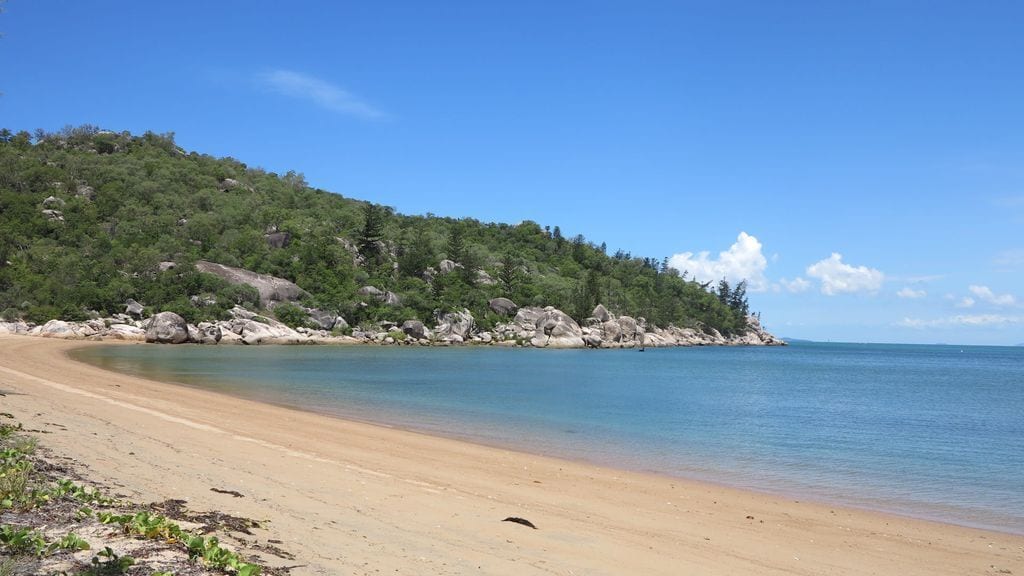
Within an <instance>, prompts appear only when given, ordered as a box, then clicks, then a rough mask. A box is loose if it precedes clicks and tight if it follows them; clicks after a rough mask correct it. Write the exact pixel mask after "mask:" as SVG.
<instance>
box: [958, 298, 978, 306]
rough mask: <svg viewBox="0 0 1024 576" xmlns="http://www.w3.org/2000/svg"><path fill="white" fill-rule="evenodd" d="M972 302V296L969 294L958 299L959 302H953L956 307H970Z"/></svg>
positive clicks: (972, 304)
mask: <svg viewBox="0 0 1024 576" xmlns="http://www.w3.org/2000/svg"><path fill="white" fill-rule="evenodd" d="M974 302H975V300H974V298H971V297H970V296H964V297H963V298H961V299H960V301H959V302H957V303H956V304H955V306H956V307H957V308H971V307H973V306H974Z"/></svg>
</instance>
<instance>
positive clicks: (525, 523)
mask: <svg viewBox="0 0 1024 576" xmlns="http://www.w3.org/2000/svg"><path fill="white" fill-rule="evenodd" d="M502 522H515V523H516V524H522V525H523V526H529V527H530V528H533V529H534V530H536V529H537V527H536V526H534V525H533V522H530V521H529V520H527V519H526V518H517V517H515V516H509V517H508V518H505V519H504V520H502Z"/></svg>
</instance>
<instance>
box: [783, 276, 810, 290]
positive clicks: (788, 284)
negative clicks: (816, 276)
mask: <svg viewBox="0 0 1024 576" xmlns="http://www.w3.org/2000/svg"><path fill="white" fill-rule="evenodd" d="M779 285H780V286H782V287H783V288H785V289H786V291H787V292H791V293H793V294H799V293H800V292H806V291H807V290H808V289H809V288H810V287H811V283H810V282H808V281H807V280H806V279H804V278H801V277H800V276H797V277H796V278H793V279H792V280H787V279H785V278H779Z"/></svg>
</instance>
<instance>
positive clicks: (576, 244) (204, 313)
mask: <svg viewBox="0 0 1024 576" xmlns="http://www.w3.org/2000/svg"><path fill="white" fill-rule="evenodd" d="M0 238H3V242H0V314H2V315H3V316H4V317H5V318H7V319H13V318H24V319H28V320H32V321H36V322H39V321H45V320H47V319H50V318H65V319H82V318H85V317H87V316H89V315H90V314H92V313H93V312H96V313H100V314H104V315H106V314H111V313H114V312H119V311H122V310H123V307H124V302H125V301H126V300H127V299H128V298H134V299H135V300H137V301H139V302H142V303H144V304H145V305H147V306H149V307H150V308H152V309H154V310H156V309H163V310H174V311H177V312H179V313H181V314H182V315H184V316H185V317H186V318H188V319H190V320H192V321H198V320H201V319H215V318H218V317H220V316H222V315H223V314H224V313H225V311H226V310H227V309H229V308H230V307H232V306H234V305H236V304H241V305H245V306H249V307H255V306H257V305H258V298H257V295H256V294H255V291H254V290H251V289H246V288H244V287H243V288H239V287H235V286H230V285H228V284H226V283H225V282H223V281H221V280H219V279H218V278H216V277H213V276H210V275H207V274H202V273H199V272H197V271H196V270H195V268H194V266H193V263H194V262H196V261H197V260H209V261H213V262H218V263H221V264H225V265H229V266H237V267H241V268H246V269H249V270H253V271H255V272H259V273H263V274H271V275H274V276H278V277H282V278H286V279H288V280H291V281H293V282H295V283H296V284H298V285H299V286H301V287H302V288H303V289H305V290H306V291H307V292H309V294H310V295H309V297H308V298H307V299H306V301H304V302H303V304H304V305H306V306H309V307H316V308H321V309H329V310H334V311H338V312H340V313H341V314H342V315H344V316H345V318H346V319H348V320H349V321H350V323H358V322H373V321H379V320H384V319H388V320H405V319H414V318H415V319H420V320H424V321H430V320H432V319H433V318H434V317H435V316H436V315H437V314H439V313H442V312H445V311H449V310H453V309H461V308H468V309H470V310H471V311H472V312H473V313H474V315H475V316H476V318H477V319H478V321H480V323H481V324H482V325H483V326H484V327H487V325H488V324H493V323H494V322H497V321H498V320H499V319H498V318H497V317H495V316H494V315H493V314H492V313H490V311H489V309H488V307H487V302H488V300H489V299H491V298H494V297H497V296H504V297H507V298H510V299H511V300H513V301H514V302H516V303H517V304H519V305H520V306H525V305H537V306H548V305H550V306H555V307H556V308H559V309H561V310H563V311H565V312H567V313H569V314H570V315H572V316H573V317H575V318H576V319H577V320H579V321H582V320H584V319H585V318H586V317H587V316H589V315H590V314H591V312H592V310H593V309H594V307H595V306H596V305H597V304H599V303H601V304H604V305H605V306H606V307H607V308H608V309H610V310H612V311H613V312H615V313H618V314H629V315H632V316H638V317H644V318H646V319H647V320H648V322H650V323H653V324H656V325H659V326H667V325H669V324H674V325H676V326H680V327H693V328H697V329H709V328H714V329H717V330H719V331H720V332H722V333H723V334H732V333H736V332H742V331H744V330H745V329H746V315H747V313H748V303H747V297H746V284H745V283H743V282H741V283H739V284H737V285H736V286H734V287H732V286H730V285H729V284H728V283H727V282H725V281H724V280H723V281H722V282H720V283H719V285H718V286H717V287H712V286H710V285H708V284H704V283H700V282H697V281H695V280H693V279H690V278H687V275H686V274H685V272H680V271H677V270H674V269H672V268H671V267H670V266H669V265H668V261H667V259H660V260H659V259H656V258H644V257H634V256H632V255H631V254H628V253H623V252H622V251H618V252H616V253H615V254H614V255H608V253H607V246H606V245H605V244H603V243H602V244H599V245H597V244H594V243H593V242H590V241H588V240H587V239H586V238H585V237H584V236H583V235H581V234H578V235H575V236H572V237H568V238H567V237H565V236H564V235H563V233H562V230H561V229H560V227H558V226H553V227H552V226H547V225H545V226H542V225H540V224H538V223H536V222H532V221H524V222H521V223H518V224H507V223H485V222H480V221H477V220H474V219H471V218H461V219H456V218H450V217H439V216H435V215H431V214H428V215H403V214H399V213H396V212H395V211H394V210H393V209H391V208H389V207H387V206H382V205H379V204H374V203H371V202H366V201H362V200H357V199H353V198H347V197H344V196H342V195H340V194H336V193H331V192H327V191H324V190H320V189H317V188H314V187H310V186H309V185H308V183H307V182H306V181H305V178H304V177H303V176H302V174H301V173H297V172H288V173H286V174H283V175H281V174H275V173H272V172H267V171H265V170H262V169H260V168H255V167H249V166H247V165H246V164H245V163H243V162H241V161H239V160H236V159H233V158H215V157H212V156H209V155H206V154H200V153H197V152H187V151H185V150H182V149H181V148H180V147H178V146H177V145H176V143H175V141H174V135H173V134H172V133H168V134H156V133H153V132H146V133H144V134H142V135H133V134H130V133H127V132H110V131H105V130H101V129H99V128H97V127H94V126H80V127H74V128H65V129H64V130H61V131H59V132H56V133H47V132H44V131H37V132H36V133H35V134H30V133H28V132H25V131H20V132H12V131H10V130H8V129H4V130H0ZM442 260H446V261H448V262H447V263H446V264H445V266H444V267H443V266H442V265H441V263H442ZM162 262H174V263H175V266H174V267H173V268H168V267H167V266H166V265H163V266H162V265H161V263H162ZM446 267H447V268H448V269H445V268H446ZM368 285H369V286H374V287H376V288H378V289H380V290H382V291H386V292H391V293H392V294H394V295H396V296H397V302H394V301H392V302H384V301H381V300H379V299H372V298H371V299H367V298H366V297H364V296H362V295H360V294H359V292H358V291H359V289H360V288H361V287H363V286H368Z"/></svg>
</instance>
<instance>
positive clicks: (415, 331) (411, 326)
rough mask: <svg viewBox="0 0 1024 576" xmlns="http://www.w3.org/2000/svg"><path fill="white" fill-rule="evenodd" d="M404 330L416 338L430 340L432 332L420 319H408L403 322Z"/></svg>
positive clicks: (407, 334) (406, 333)
mask: <svg viewBox="0 0 1024 576" xmlns="http://www.w3.org/2000/svg"><path fill="white" fill-rule="evenodd" d="M402 332H405V335H406V336H408V337H410V338H415V339H416V340H429V339H430V337H431V336H432V334H431V333H430V329H429V328H427V327H426V326H424V325H423V322H420V321H419V320H406V321H405V322H403V323H402Z"/></svg>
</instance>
